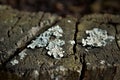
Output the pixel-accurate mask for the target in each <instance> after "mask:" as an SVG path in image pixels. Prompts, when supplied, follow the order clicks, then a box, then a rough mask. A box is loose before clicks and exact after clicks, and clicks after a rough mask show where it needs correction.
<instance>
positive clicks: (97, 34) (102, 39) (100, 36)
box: [82, 28, 115, 47]
mask: <svg viewBox="0 0 120 80" xmlns="http://www.w3.org/2000/svg"><path fill="white" fill-rule="evenodd" d="M86 34H87V35H88V37H87V38H85V39H84V38H83V39H82V44H83V46H92V47H102V46H106V44H107V43H108V42H111V41H113V40H114V39H115V38H114V37H113V36H108V34H107V31H106V30H102V29H99V28H93V30H86Z"/></svg>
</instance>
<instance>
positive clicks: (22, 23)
mask: <svg viewBox="0 0 120 80" xmlns="http://www.w3.org/2000/svg"><path fill="white" fill-rule="evenodd" d="M78 22H79V24H78ZM55 25H59V26H60V27H61V28H62V29H63V32H64V33H63V37H62V39H63V40H65V45H64V46H63V49H64V50H65V53H64V57H63V58H61V59H60V60H56V59H54V58H53V57H50V56H49V55H47V54H46V53H47V50H46V49H45V48H36V49H29V48H27V45H28V44H30V42H31V41H32V40H34V39H36V37H37V36H39V34H41V33H43V32H44V31H46V30H47V29H49V28H50V27H52V26H55ZM95 27H98V28H100V29H104V30H107V32H108V34H109V35H111V36H115V40H114V41H112V42H111V43H109V44H107V45H106V46H105V47H101V48H94V47H93V48H91V49H88V48H87V47H83V46H82V42H81V41H82V38H85V37H86V34H85V31H86V30H90V29H93V28H95ZM0 33H1V34H0V67H1V68H0V70H1V71H0V75H3V78H1V77H2V76H0V79H2V80H4V79H5V80H10V79H12V78H13V80H19V79H22V80H24V79H26V80H120V77H119V75H120V60H119V59H120V16H119V15H111V14H93V15H87V16H84V17H83V18H81V19H80V20H79V21H78V20H77V19H76V18H74V17H72V16H67V17H65V18H61V17H59V16H57V15H51V14H50V13H44V12H38V13H30V12H20V11H17V10H13V9H11V8H9V7H6V6H0ZM70 40H75V42H76V43H75V44H74V45H72V44H70ZM21 52H23V53H25V54H26V55H25V57H24V58H23V59H20V56H19V53H21ZM15 59H17V60H18V61H19V63H18V64H16V65H12V64H11V61H12V60H15ZM10 73H11V74H10ZM5 74H6V75H8V77H4V75H5ZM9 76H11V77H9ZM9 78H10V79H9Z"/></svg>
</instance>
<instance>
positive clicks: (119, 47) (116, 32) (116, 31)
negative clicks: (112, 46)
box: [114, 26, 120, 50]
mask: <svg viewBox="0 0 120 80" xmlns="http://www.w3.org/2000/svg"><path fill="white" fill-rule="evenodd" d="M114 28H115V42H116V45H117V47H118V49H119V50H120V46H119V44H118V42H117V41H118V39H117V34H119V33H118V30H117V27H116V26H115V27H114Z"/></svg>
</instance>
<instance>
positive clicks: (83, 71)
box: [79, 54, 87, 80]
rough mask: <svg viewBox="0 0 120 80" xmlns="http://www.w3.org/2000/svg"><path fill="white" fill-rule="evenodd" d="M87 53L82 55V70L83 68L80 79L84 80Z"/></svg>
mask: <svg viewBox="0 0 120 80" xmlns="http://www.w3.org/2000/svg"><path fill="white" fill-rule="evenodd" d="M85 56H86V55H85V54H83V55H82V56H81V57H80V62H81V63H82V70H81V75H80V79H79V80H83V79H84V77H85V71H86V67H87V66H86V62H85Z"/></svg>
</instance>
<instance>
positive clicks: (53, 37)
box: [27, 25, 65, 59]
mask: <svg viewBox="0 0 120 80" xmlns="http://www.w3.org/2000/svg"><path fill="white" fill-rule="evenodd" d="M62 36H63V30H62V28H61V27H60V26H59V25H56V26H53V27H51V28H49V29H48V30H47V31H45V32H44V33H42V34H40V35H39V37H37V38H36V39H35V40H33V41H32V43H31V44H30V45H28V46H27V47H28V48H31V49H34V48H35V47H45V48H46V49H47V50H48V52H47V54H48V55H49V56H53V57H54V58H55V59H60V58H61V57H63V53H65V51H63V48H62V46H63V45H64V44H65V41H64V40H61V39H60V38H61V37H62Z"/></svg>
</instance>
